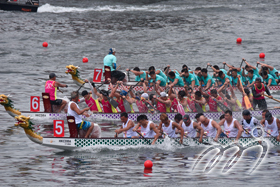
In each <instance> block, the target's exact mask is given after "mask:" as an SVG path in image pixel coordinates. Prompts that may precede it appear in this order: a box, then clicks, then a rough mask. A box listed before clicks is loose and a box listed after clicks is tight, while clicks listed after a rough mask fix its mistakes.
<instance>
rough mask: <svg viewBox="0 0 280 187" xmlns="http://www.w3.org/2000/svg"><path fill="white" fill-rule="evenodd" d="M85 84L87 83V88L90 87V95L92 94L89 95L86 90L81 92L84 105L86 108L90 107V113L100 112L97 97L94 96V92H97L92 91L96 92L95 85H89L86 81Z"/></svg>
mask: <svg viewBox="0 0 280 187" xmlns="http://www.w3.org/2000/svg"><path fill="white" fill-rule="evenodd" d="M85 82H86V83H89V87H90V89H91V93H92V94H89V93H88V91H87V90H84V91H82V96H83V97H84V100H85V102H86V104H87V105H88V107H90V111H92V112H94V113H98V112H102V109H101V106H100V104H99V101H98V96H97V95H95V94H94V93H95V92H97V91H94V90H96V89H95V84H94V83H90V82H89V81H88V80H87V79H85ZM80 102H81V101H80Z"/></svg>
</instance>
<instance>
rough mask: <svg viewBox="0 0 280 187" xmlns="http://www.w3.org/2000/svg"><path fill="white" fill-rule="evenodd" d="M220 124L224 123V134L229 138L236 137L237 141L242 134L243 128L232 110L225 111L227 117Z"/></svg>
mask: <svg viewBox="0 0 280 187" xmlns="http://www.w3.org/2000/svg"><path fill="white" fill-rule="evenodd" d="M219 125H220V126H222V125H223V126H224V134H225V135H226V136H227V137H228V138H236V139H235V141H236V142H237V141H238V139H239V138H240V137H241V135H242V132H243V129H242V127H241V125H240V123H239V122H238V120H236V119H235V118H233V117H232V111H230V110H227V111H225V118H224V119H222V120H221V121H220V122H219Z"/></svg>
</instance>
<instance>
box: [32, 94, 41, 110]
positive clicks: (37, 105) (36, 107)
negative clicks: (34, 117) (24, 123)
mask: <svg viewBox="0 0 280 187" xmlns="http://www.w3.org/2000/svg"><path fill="white" fill-rule="evenodd" d="M30 100H31V103H30V111H31V112H39V111H40V97H39V96H31V99H30Z"/></svg>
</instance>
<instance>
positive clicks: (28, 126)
mask: <svg viewBox="0 0 280 187" xmlns="http://www.w3.org/2000/svg"><path fill="white" fill-rule="evenodd" d="M15 119H16V120H17V123H15V126H20V127H22V128H23V129H24V131H25V134H26V135H27V137H28V138H29V139H30V140H32V141H33V142H35V143H39V144H41V143H42V142H43V137H42V136H40V135H38V134H36V133H35V132H34V131H33V127H32V125H33V123H32V122H31V121H30V117H29V116H28V117H26V116H23V115H20V116H16V117H15Z"/></svg>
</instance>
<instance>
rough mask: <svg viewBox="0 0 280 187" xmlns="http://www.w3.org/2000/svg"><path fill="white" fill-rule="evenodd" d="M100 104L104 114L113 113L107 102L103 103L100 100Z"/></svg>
mask: <svg viewBox="0 0 280 187" xmlns="http://www.w3.org/2000/svg"><path fill="white" fill-rule="evenodd" d="M101 103H102V106H103V111H104V112H105V113H113V111H112V106H111V104H110V102H109V101H104V99H102V101H101Z"/></svg>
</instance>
